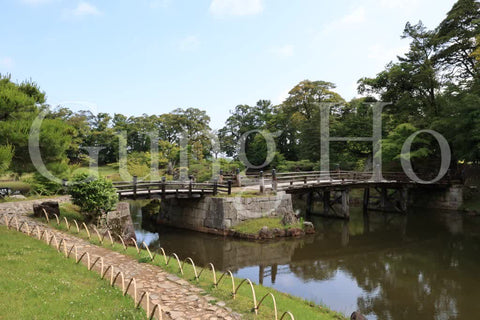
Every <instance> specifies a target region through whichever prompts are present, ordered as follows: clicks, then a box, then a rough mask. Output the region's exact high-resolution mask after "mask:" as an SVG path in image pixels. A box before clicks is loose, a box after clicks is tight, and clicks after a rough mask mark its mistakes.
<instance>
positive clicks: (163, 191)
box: [162, 177, 166, 199]
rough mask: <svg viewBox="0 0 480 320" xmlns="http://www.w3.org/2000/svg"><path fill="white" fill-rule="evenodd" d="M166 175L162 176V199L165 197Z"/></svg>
mask: <svg viewBox="0 0 480 320" xmlns="http://www.w3.org/2000/svg"><path fill="white" fill-rule="evenodd" d="M165 180H166V179H165V177H162V199H165Z"/></svg>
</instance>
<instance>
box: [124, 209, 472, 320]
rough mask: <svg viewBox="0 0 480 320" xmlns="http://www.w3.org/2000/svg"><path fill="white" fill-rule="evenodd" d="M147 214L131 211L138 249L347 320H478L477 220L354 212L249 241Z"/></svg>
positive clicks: (445, 215)
mask: <svg viewBox="0 0 480 320" xmlns="http://www.w3.org/2000/svg"><path fill="white" fill-rule="evenodd" d="M143 204H144V203H143ZM296 205H298V206H301V204H296ZM141 206H142V203H141V202H132V203H131V209H132V215H133V218H134V222H135V227H136V233H137V238H138V240H139V241H146V242H147V243H148V244H149V245H152V246H153V247H155V246H157V247H158V246H162V247H163V248H164V249H165V250H166V251H167V253H171V252H175V253H177V254H178V255H179V256H180V257H181V258H186V257H187V256H190V257H192V258H193V260H194V261H195V263H196V264H198V265H201V266H204V265H206V264H207V263H208V262H213V264H214V265H215V267H216V268H217V269H221V270H227V269H229V270H232V272H234V274H235V275H236V276H238V277H242V278H249V279H251V280H252V281H254V282H257V283H263V284H264V285H266V286H269V287H273V288H275V289H277V290H280V291H283V292H287V293H291V294H293V295H296V296H300V297H303V298H305V299H308V300H312V301H315V302H316V303H319V304H324V305H326V306H328V307H330V308H331V309H334V310H336V311H340V312H342V313H345V314H346V315H349V314H350V313H351V312H353V311H354V310H357V309H359V310H361V311H362V313H364V314H365V315H366V316H367V317H368V319H395V320H396V319H438V320H440V319H441V320H443V319H472V320H473V319H475V320H477V319H480V218H478V217H475V218H473V217H464V216H462V215H461V214H457V213H447V212H441V211H429V210H415V211H411V212H409V213H408V215H399V214H384V213H380V212H369V213H368V214H363V213H362V211H361V210H358V209H355V208H354V209H352V212H351V220H350V221H349V222H346V221H342V220H332V219H326V218H320V217H309V218H308V219H309V220H312V221H313V222H314V224H315V227H316V230H317V233H316V234H315V235H312V236H308V237H305V238H302V239H295V240H293V239H288V240H280V241H273V242H272V241H270V242H250V241H241V240H237V239H229V238H224V237H220V236H213V235H207V234H203V233H198V232H192V231H185V230H181V229H173V228H166V227H152V226H149V225H147V224H146V223H145V224H144V225H143V226H142V213H141ZM147 230H148V231H147Z"/></svg>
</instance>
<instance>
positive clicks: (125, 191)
mask: <svg viewBox="0 0 480 320" xmlns="http://www.w3.org/2000/svg"><path fill="white" fill-rule="evenodd" d="M113 185H114V187H115V188H116V189H117V193H118V194H119V195H120V197H121V196H133V197H134V198H135V197H136V196H138V195H148V196H150V195H152V194H161V195H165V194H167V193H177V194H178V193H182V194H188V195H192V194H193V193H195V194H213V195H217V194H219V193H226V194H229V195H230V194H231V192H232V183H231V181H228V182H227V183H225V184H220V183H217V182H213V183H199V182H194V181H193V180H190V181H166V180H158V181H137V180H136V179H135V178H134V179H133V181H117V182H114V183H113Z"/></svg>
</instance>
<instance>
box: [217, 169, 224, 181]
mask: <svg viewBox="0 0 480 320" xmlns="http://www.w3.org/2000/svg"><path fill="white" fill-rule="evenodd" d="M218 183H220V184H221V183H223V170H222V169H220V172H219V173H218Z"/></svg>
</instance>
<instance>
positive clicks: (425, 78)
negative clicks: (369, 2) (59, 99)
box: [0, 0, 480, 193]
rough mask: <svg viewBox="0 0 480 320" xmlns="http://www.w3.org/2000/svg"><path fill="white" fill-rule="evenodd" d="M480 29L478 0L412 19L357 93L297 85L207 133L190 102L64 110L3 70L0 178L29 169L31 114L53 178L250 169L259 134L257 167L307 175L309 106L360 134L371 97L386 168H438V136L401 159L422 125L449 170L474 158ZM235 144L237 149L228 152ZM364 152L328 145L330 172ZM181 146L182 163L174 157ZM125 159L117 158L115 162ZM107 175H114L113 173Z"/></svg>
mask: <svg viewBox="0 0 480 320" xmlns="http://www.w3.org/2000/svg"><path fill="white" fill-rule="evenodd" d="M479 34H480V4H479V3H478V2H477V1H474V0H458V1H457V2H456V3H455V4H454V5H453V7H452V9H451V10H450V11H449V12H448V13H447V15H446V17H445V19H444V20H443V21H442V22H441V23H440V24H439V25H438V26H437V27H436V28H434V29H431V30H430V29H428V28H427V27H426V26H424V25H423V23H422V22H421V21H420V22H418V23H416V24H412V23H410V22H409V23H407V24H406V26H405V29H404V31H403V34H402V35H401V36H402V37H403V38H405V39H409V40H410V48H409V50H408V52H406V53H405V54H404V55H403V56H400V57H397V59H396V61H392V62H390V63H389V64H388V65H387V66H386V67H385V69H384V70H383V71H380V72H379V73H378V74H377V75H376V76H374V77H364V78H362V79H360V80H359V81H358V92H359V93H360V94H362V95H363V97H361V98H355V99H352V100H351V101H345V99H344V98H342V97H341V96H340V95H339V94H338V93H337V92H335V85H334V84H333V83H330V82H328V81H310V80H304V81H301V82H300V83H298V84H297V85H296V86H295V87H294V88H292V90H290V92H289V95H288V97H287V98H286V100H285V101H284V102H283V103H281V104H279V105H273V104H272V103H271V102H270V101H268V100H259V101H258V102H257V104H256V105H254V106H249V105H238V106H236V107H235V108H234V109H233V110H232V111H231V115H230V117H229V118H228V119H227V120H226V123H225V125H224V127H223V128H221V129H219V130H218V132H215V133H212V130H211V128H210V124H209V123H210V117H209V116H208V115H207V113H206V112H205V111H202V110H199V109H197V108H186V109H181V108H179V109H175V110H173V111H172V112H170V113H165V114H160V115H146V114H144V115H142V116H131V117H127V116H125V115H122V114H114V115H113V116H112V115H109V114H107V113H98V114H93V113H91V112H89V111H79V112H73V111H72V110H70V109H69V108H68V107H69V106H68V105H63V106H58V107H56V108H51V107H50V106H48V105H46V104H45V102H46V101H45V93H44V92H42V91H41V90H40V89H39V88H38V86H37V85H36V84H35V83H32V82H24V83H20V84H16V83H14V82H12V81H11V79H10V76H1V75H0V173H3V172H5V171H7V170H10V171H13V172H14V173H16V174H18V175H20V174H23V173H25V172H34V167H33V165H32V163H31V160H30V155H29V151H28V136H29V133H30V127H31V124H32V121H33V119H34V118H35V117H37V115H38V114H39V113H40V112H42V111H46V112H47V115H46V119H45V120H44V122H43V124H42V128H41V130H40V150H41V154H42V158H43V161H44V162H45V164H46V166H47V168H48V169H49V170H50V171H52V172H54V173H55V175H56V176H57V177H59V178H68V176H69V175H70V171H72V166H87V165H89V164H97V165H100V166H102V165H107V164H108V165H110V166H112V167H114V166H116V168H119V167H120V168H122V167H125V168H126V171H127V173H128V174H129V175H136V176H139V177H140V178H144V179H149V178H157V177H153V176H151V172H152V168H153V169H154V170H156V174H158V175H159V176H160V175H161V176H167V177H168V178H178V177H179V176H180V171H181V168H180V166H185V165H187V166H188V168H189V171H190V172H189V173H188V174H191V175H194V176H195V177H196V178H197V181H204V180H208V179H211V178H212V172H213V169H214V168H215V166H214V163H215V162H216V160H220V161H218V163H217V164H216V165H219V166H220V168H221V169H222V170H224V172H233V171H234V170H235V169H236V168H237V167H238V168H240V169H243V164H242V163H240V162H239V161H238V160H241V159H244V158H246V159H248V161H249V162H250V163H252V164H253V165H255V166H261V165H262V164H263V163H264V162H265V160H266V159H267V152H268V150H269V146H268V145H267V140H268V139H267V138H265V137H268V135H265V133H267V132H268V133H270V134H271V136H270V138H272V139H273V141H274V142H275V153H274V155H273V156H272V157H271V159H269V160H271V161H270V163H268V164H266V165H265V166H263V170H267V169H271V168H277V169H278V170H281V171H295V170H315V169H319V167H320V166H319V161H320V141H321V138H320V129H321V128H320V109H319V104H320V103H329V105H330V118H329V126H330V136H332V137H371V136H372V119H373V116H372V107H371V103H373V102H375V101H388V102H390V105H388V106H386V107H385V108H384V110H383V118H382V120H383V127H382V136H383V141H382V150H381V154H382V158H383V161H384V165H385V166H386V167H387V168H391V169H399V167H400V162H399V159H400V158H401V157H408V158H410V159H411V160H412V162H413V166H414V168H415V169H423V170H437V168H438V166H435V165H434V164H435V163H437V162H439V161H440V160H439V157H440V152H439V147H438V143H437V141H436V140H435V139H434V138H433V137H431V136H429V135H427V134H421V135H419V136H418V137H417V138H416V139H415V140H414V144H413V147H412V150H411V154H409V155H401V154H400V153H401V147H402V144H403V143H404V141H405V140H406V138H407V137H408V136H409V135H410V134H412V133H413V132H415V131H417V130H422V129H432V130H436V131H438V132H439V133H441V134H442V135H443V136H444V137H445V138H446V139H447V141H448V142H449V144H450V148H451V149H452V153H453V154H452V159H453V161H452V166H454V165H455V164H456V163H459V162H469V163H478V162H479V161H480V46H479V43H480V36H479ZM247 133H248V136H245V135H246V134H247ZM215 136H217V137H218V138H215ZM242 139H244V148H243V149H242V148H239V144H240V143H241V142H242ZM372 149H373V146H372V143H371V142H359V141H348V142H332V143H330V165H331V169H337V168H341V169H357V170H369V169H371V163H372V157H373V156H374V155H373V154H372V152H373V150H372ZM185 150H186V151H188V159H186V161H187V163H186V164H185V163H183V164H181V163H180V160H181V159H180V158H181V156H180V155H181V153H182V151H185ZM124 154H128V157H127V160H126V161H125V159H124V158H122V155H124ZM222 158H223V159H222ZM152 163H153V165H152ZM217 167H218V166H217ZM73 169H74V168H73ZM128 177H130V176H128ZM110 178H111V179H123V178H125V176H124V175H122V176H120V175H119V174H116V175H115V174H112V175H110ZM34 179H35V180H36V182H38V183H37V184H35V185H36V186H37V187H36V189H37V192H39V193H48V192H58V191H59V190H60V187H59V186H58V184H57V185H55V184H48V183H46V181H45V178H44V177H43V176H41V175H39V174H36V175H35V177H34ZM42 185H43V189H42V187H41V186H42ZM45 186H46V187H45Z"/></svg>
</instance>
